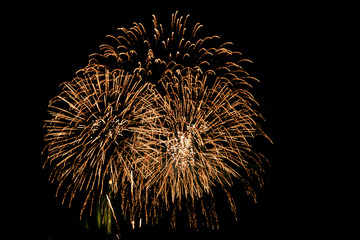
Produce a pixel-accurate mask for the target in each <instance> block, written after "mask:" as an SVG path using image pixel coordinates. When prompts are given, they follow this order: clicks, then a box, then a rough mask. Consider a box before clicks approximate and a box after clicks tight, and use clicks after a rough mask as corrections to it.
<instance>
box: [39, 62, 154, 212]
mask: <svg viewBox="0 0 360 240" xmlns="http://www.w3.org/2000/svg"><path fill="white" fill-rule="evenodd" d="M147 87H148V84H146V83H141V81H140V80H136V79H134V77H133V76H131V75H128V74H126V73H125V72H123V71H113V72H111V73H110V72H109V71H107V70H106V69H103V71H100V70H99V69H90V68H89V69H87V71H80V72H79V73H78V74H77V77H76V78H75V79H74V80H73V81H72V82H65V83H64V84H63V90H62V92H61V94H60V95H59V96H57V97H55V98H54V99H52V100H51V101H50V104H49V113H50V115H51V116H52V119H51V120H47V121H46V124H45V127H46V129H47V131H48V132H47V134H46V136H45V141H47V142H48V145H47V147H46V149H47V151H48V159H47V162H48V163H49V165H51V166H52V174H51V177H50V179H51V181H54V180H57V181H58V182H59V188H58V190H59V189H60V187H61V186H62V185H64V184H66V191H65V193H64V200H65V197H66V196H67V195H70V203H71V201H72V199H73V197H74V196H75V195H76V193H77V192H81V191H83V192H86V199H85V200H84V205H83V206H84V207H85V206H86V204H87V203H88V201H90V203H91V204H92V203H93V201H94V198H95V197H97V198H100V197H101V195H102V194H103V193H104V190H107V189H108V188H111V192H113V193H115V194H116V193H117V191H118V188H119V185H120V184H121V183H122V182H125V181H126V182H131V181H132V180H131V178H132V174H133V173H132V169H133V168H134V166H135V165H136V162H135V161H134V160H133V158H132V154H133V152H134V151H136V149H133V147H132V145H133V140H132V138H133V137H134V132H136V131H139V130H138V128H141V122H143V121H147V120H149V119H151V118H154V117H155V116H154V115H153V113H154V112H155V111H152V110H151V105H150V104H151V103H150V99H153V98H154V96H153V95H152V94H151V93H146V94H145V92H146V90H147ZM109 182H110V183H111V184H109Z"/></svg>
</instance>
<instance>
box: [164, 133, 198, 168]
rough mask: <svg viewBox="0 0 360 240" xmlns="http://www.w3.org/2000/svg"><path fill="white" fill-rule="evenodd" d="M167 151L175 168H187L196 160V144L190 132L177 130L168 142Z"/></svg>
mask: <svg viewBox="0 0 360 240" xmlns="http://www.w3.org/2000/svg"><path fill="white" fill-rule="evenodd" d="M167 152H168V153H169V154H170V161H171V162H172V163H173V165H174V167H175V168H179V169H180V170H183V169H186V168H187V167H189V166H191V165H193V163H194V161H195V154H194V144H193V139H192V134H191V133H190V132H185V133H183V132H177V136H174V137H173V138H171V139H170V140H169V141H168V143H167Z"/></svg>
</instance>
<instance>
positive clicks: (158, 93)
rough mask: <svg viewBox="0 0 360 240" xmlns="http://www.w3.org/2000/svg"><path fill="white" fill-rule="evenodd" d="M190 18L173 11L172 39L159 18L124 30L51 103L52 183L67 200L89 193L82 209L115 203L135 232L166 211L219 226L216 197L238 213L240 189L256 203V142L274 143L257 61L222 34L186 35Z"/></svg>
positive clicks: (259, 161) (48, 125) (258, 162)
mask: <svg viewBox="0 0 360 240" xmlns="http://www.w3.org/2000/svg"><path fill="white" fill-rule="evenodd" d="M188 17H189V16H186V17H178V16H177V13H175V14H173V15H172V21H171V25H170V31H166V28H165V27H163V26H162V24H159V23H158V21H157V19H156V17H155V16H153V24H154V28H153V33H148V32H147V31H146V28H145V27H144V26H143V25H142V24H141V23H134V26H133V27H131V28H130V29H129V30H128V29H126V28H120V29H119V32H120V35H119V36H109V38H111V39H112V40H113V43H112V44H110V43H109V44H103V45H101V46H100V53H96V54H92V55H91V58H90V61H89V64H88V65H87V66H86V67H85V68H84V69H81V70H79V71H78V73H77V74H76V77H75V78H74V79H73V80H72V81H71V82H65V83H64V84H63V86H62V92H61V93H60V94H59V95H58V96H56V97H55V98H53V99H52V100H51V101H50V104H49V113H50V116H51V119H50V120H47V121H46V124H45V127H46V129H47V134H46V136H45V141H46V142H47V147H46V151H47V153H48V158H47V163H48V165H49V166H50V167H51V169H52V173H51V177H50V179H51V181H57V182H59V188H58V190H60V189H61V188H63V189H65V191H64V194H63V195H64V200H65V199H66V198H67V196H69V200H70V203H71V202H72V200H73V198H74V197H75V196H76V195H84V196H85V198H84V201H83V209H82V211H83V210H84V209H85V207H86V206H90V209H92V206H93V205H94V204H96V203H97V202H101V199H106V200H107V201H106V203H108V204H109V206H110V207H111V210H112V214H113V215H114V218H115V219H116V215H117V214H119V215H121V216H123V217H124V218H126V219H129V220H130V223H131V225H132V226H133V227H135V223H138V225H139V226H141V224H142V223H143V222H144V223H145V224H148V223H157V222H158V219H159V217H160V216H161V215H162V213H163V212H170V213H171V216H172V217H171V223H172V226H174V227H175V224H176V214H177V213H178V212H179V211H186V212H187V213H188V214H187V219H188V223H189V225H190V227H194V228H196V227H198V221H201V222H202V223H203V224H205V225H206V226H208V227H210V228H216V227H218V220H217V213H216V209H215V201H214V189H221V190H222V191H223V192H224V193H225V195H226V197H227V199H228V202H229V206H230V209H231V211H232V212H233V213H234V214H235V213H236V206H235V201H234V199H233V197H232V195H231V189H232V188H231V187H232V186H233V185H234V181H239V182H241V183H242V186H243V187H244V189H245V191H246V192H247V194H248V195H250V196H252V197H253V199H254V200H255V199H256V194H255V192H254V190H253V184H252V183H253V182H254V183H256V182H257V183H258V184H260V185H262V184H263V183H262V178H261V175H262V173H263V167H262V166H263V163H264V157H263V156H262V155H261V154H260V153H256V152H254V151H253V150H252V146H251V144H250V143H249V139H251V138H254V137H255V136H256V135H258V134H261V135H263V136H265V137H266V135H265V134H264V133H263V132H262V131H261V129H259V128H258V127H257V125H256V121H257V120H259V119H262V117H261V115H260V114H259V113H258V112H257V111H256V110H254V107H253V106H256V105H257V103H256V101H255V100H254V98H253V96H252V95H251V94H250V92H249V91H248V89H249V87H251V84H250V81H252V80H256V79H255V78H253V77H251V76H249V74H248V73H247V72H246V71H245V70H243V68H242V66H241V65H240V64H241V63H242V62H250V61H249V60H247V59H243V58H241V53H240V52H237V51H231V50H230V49H228V48H227V47H228V46H230V45H231V43H228V42H225V43H223V42H221V41H220V38H219V37H218V36H207V37H204V38H201V37H199V36H198V35H199V34H198V32H199V29H200V28H201V27H202V25H200V24H199V23H197V24H195V25H194V27H193V28H192V29H190V31H189V30H188V29H187V22H188ZM80 193H81V194H80ZM104 195H105V196H106V198H104ZM109 196H111V201H110V198H109ZM112 202H113V203H114V208H113V206H112V204H111V203H112ZM115 205H116V206H118V207H115Z"/></svg>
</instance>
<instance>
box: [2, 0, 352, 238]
mask: <svg viewBox="0 0 360 240" xmlns="http://www.w3.org/2000/svg"><path fill="white" fill-rule="evenodd" d="M9 10H10V9H9ZM11 10H12V12H13V13H14V14H13V16H12V18H11V19H7V21H4V24H5V25H6V26H7V27H6V30H9V33H8V34H6V36H5V37H4V40H5V41H6V42H7V41H8V42H7V43H5V44H3V49H4V51H5V52H6V53H9V56H7V59H8V61H7V65H5V68H4V70H3V71H2V72H3V79H5V77H6V79H7V80H6V81H5V80H3V85H2V89H3V91H2V93H3V94H2V100H3V101H2V102H3V105H2V110H3V113H4V114H3V117H2V118H3V119H2V125H3V129H4V132H6V134H7V135H6V139H5V141H6V143H4V144H3V146H2V148H3V151H2V152H3V155H2V168H1V169H2V180H1V182H2V185H3V186H2V192H3V195H2V198H3V204H2V220H4V221H2V222H3V223H1V227H0V228H1V231H0V238H1V239H66V240H67V239H107V237H106V234H105V233H104V232H103V231H98V230H96V229H95V228H90V229H86V228H85V226H84V223H83V222H81V221H79V209H78V208H77V207H76V206H74V207H73V208H71V209H69V208H68V207H67V206H62V205H61V200H60V199H59V198H55V186H54V185H51V184H48V182H47V178H48V172H47V171H46V170H42V164H43V162H44V160H45V158H44V156H41V151H42V149H43V147H44V142H43V135H44V131H43V129H42V126H43V120H44V119H46V118H47V117H48V116H47V113H46V109H47V104H48V102H49V100H50V99H51V98H52V97H53V96H55V95H56V94H58V93H59V88H58V86H59V84H60V83H62V82H63V81H69V80H71V78H72V77H73V76H74V73H75V71H76V70H78V69H79V68H82V67H84V66H85V65H86V64H87V61H88V55H89V54H91V53H93V52H95V51H97V49H98V46H99V45H100V44H102V43H104V42H105V41H106V39H105V35H107V34H116V28H117V27H131V26H132V22H141V23H145V24H146V25H147V26H151V20H152V17H151V14H155V15H156V16H157V18H158V21H159V22H160V23H166V22H168V21H170V19H171V13H173V12H174V11H176V10H179V14H180V15H186V14H190V19H192V20H193V21H196V22H197V21H199V22H201V23H202V24H203V25H204V28H203V31H206V32H208V33H209V34H216V35H219V36H220V37H221V38H222V39H223V40H224V41H231V42H233V43H234V44H235V45H234V49H237V50H239V51H241V52H243V54H244V57H246V58H249V59H251V60H253V62H254V64H251V65H249V66H248V68H247V70H248V72H249V73H250V74H251V75H253V76H255V77H257V78H258V79H259V80H260V81H261V83H260V84H255V86H254V91H253V93H254V94H255V98H256V99H257V100H258V102H259V103H260V105H261V107H260V111H261V112H262V113H263V115H264V117H265V119H266V120H267V121H266V122H265V123H264V124H263V127H264V130H265V131H266V132H267V133H268V135H269V136H270V137H271V139H272V140H273V142H274V144H272V145H271V144H269V143H265V142H264V143H262V144H260V148H261V149H260V150H261V151H262V152H263V153H264V154H265V155H266V156H267V158H268V159H269V161H270V163H271V168H269V169H268V171H267V174H266V177H265V186H264V188H263V189H260V190H259V192H258V194H259V199H258V203H257V204H254V203H252V202H251V201H250V199H242V200H240V202H239V203H238V218H239V219H238V221H237V222H234V221H232V220H231V218H232V217H231V216H229V219H230V220H227V218H226V217H224V219H223V220H222V221H223V225H221V228H220V230H217V231H209V230H202V229H200V230H198V231H191V230H187V229H186V228H185V229H184V228H183V227H179V228H178V229H176V230H170V229H169V228H168V225H167V223H161V224H160V225H159V226H155V227H145V228H143V229H141V230H137V231H130V230H129V229H128V227H126V226H125V225H124V226H123V228H122V239H140V238H145V237H146V238H150V239H155V238H157V239H159V238H160V239H184V238H185V239H209V238H211V239H225V238H236V239H359V232H358V226H359V221H358V214H359V211H358V210H359V209H358V206H357V203H358V200H359V198H358V196H357V195H356V191H357V190H358V174H357V168H356V165H355V162H356V160H358V159H356V157H354V156H352V155H351V154H350V153H349V152H350V149H352V147H351V146H352V145H354V148H355V149H356V146H355V144H353V140H351V139H353V138H351V139H350V137H351V136H353V137H356V135H355V134H354V133H353V134H349V135H348V133H349V132H353V129H355V128H356V127H357V126H356V121H355V120H354V119H355V118H350V115H351V113H352V112H354V109H352V108H350V103H351V102H353V101H352V100H351V99H350V97H352V96H355V95H351V94H350V93H347V89H348V88H347V87H348V79H349V77H348V76H347V74H348V73H349V70H348V69H349V68H351V63H350V62H351V61H350V60H349V59H348V60H344V59H345V58H344V56H343V54H346V53H347V52H349V51H350V48H349V47H348V44H349V42H350V41H351V39H352V36H351V35H352V32H353V31H352V30H351V25H352V24H353V22H352V20H353V18H354V17H353V15H352V14H351V7H350V6H341V7H340V6H336V5H333V6H328V5H314V4H305V3H302V4H300V3H299V4H295V3H291V4H290V3H289V4H288V5H286V4H285V5H284V4H280V3H275V2H272V1H271V2H270V1H269V2H267V3H265V4H264V2H258V1H253V2H252V3H251V4H250V3H245V2H242V1H239V2H227V1H218V2H214V1H213V2H210V1H208V2H206V3H204V4H200V3H199V2H196V3H195V1H192V2H184V1H182V2H179V3H178V4H174V3H172V4H169V3H167V2H164V1H161V2H160V3H159V4H157V3H154V2H151V3H146V4H143V3H140V2H137V1H133V3H127V4H124V3H123V2H122V1H115V3H114V2H106V1H97V2H95V1H88V2H86V3H83V4H77V5H73V4H65V3H63V2H58V3H51V4H49V5H42V4H38V5H36V4H29V5H27V6H24V5H21V6H20V5H19V6H15V5H14V6H12V9H11ZM9 23H11V24H9ZM344 62H345V64H344ZM350 79H351V78H350ZM7 94H10V96H8V95H7ZM8 103H10V104H8ZM350 109H352V111H350ZM356 110H357V109H356ZM355 112H356V111H355ZM350 119H351V120H350ZM357 138H358V137H357ZM356 198H357V199H356ZM219 204H220V205H221V203H218V205H219ZM108 239H111V237H108Z"/></svg>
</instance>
